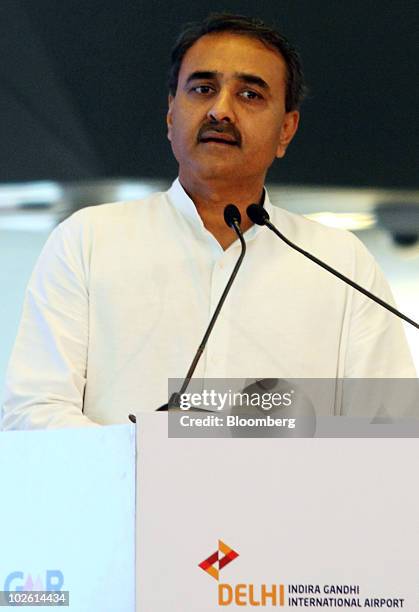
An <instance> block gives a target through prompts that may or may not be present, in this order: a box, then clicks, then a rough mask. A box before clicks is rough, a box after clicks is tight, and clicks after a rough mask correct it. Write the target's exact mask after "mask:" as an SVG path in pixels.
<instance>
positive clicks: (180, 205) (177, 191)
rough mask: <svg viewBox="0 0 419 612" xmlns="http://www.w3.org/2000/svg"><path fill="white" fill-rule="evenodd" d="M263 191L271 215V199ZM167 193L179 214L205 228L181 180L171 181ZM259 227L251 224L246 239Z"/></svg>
mask: <svg viewBox="0 0 419 612" xmlns="http://www.w3.org/2000/svg"><path fill="white" fill-rule="evenodd" d="M264 193H265V199H264V203H263V206H264V208H265V210H266V212H267V213H268V214H269V215H271V212H272V204H271V201H270V199H269V194H268V192H267V190H266V188H264ZM167 194H168V196H169V199H170V201H171V203H172V204H173V206H174V207H175V208H176V210H178V211H179V212H180V214H181V215H182V216H184V217H186V218H187V219H188V220H189V221H190V222H191V223H193V224H194V225H195V226H196V227H201V228H203V229H205V228H204V224H203V222H202V219H201V217H200V216H199V214H198V211H197V210H196V206H195V204H194V203H193V200H192V199H191V198H190V197H189V196H188V194H187V193H186V191H185V190H184V188H183V187H182V185H181V182H180V181H179V178H177V179H176V180H175V181H173V183H172V185H171V187H170V189H169V190H168V192H167ZM261 229H262V228H261V227H260V226H258V225H253V226H252V227H251V228H250V229H248V230H247V232H246V233H245V236H246V239H249V238H252V237H253V236H255V235H256V233H257V232H258V231H259V230H261Z"/></svg>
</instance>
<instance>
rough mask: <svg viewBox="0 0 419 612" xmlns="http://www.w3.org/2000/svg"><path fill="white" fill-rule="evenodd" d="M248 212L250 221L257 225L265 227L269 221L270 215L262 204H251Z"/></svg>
mask: <svg viewBox="0 0 419 612" xmlns="http://www.w3.org/2000/svg"><path fill="white" fill-rule="evenodd" d="M246 212H247V216H248V217H249V219H250V220H251V221H252V222H253V223H256V225H265V224H266V222H267V221H269V215H268V213H267V212H266V210H265V209H264V208H263V206H261V205H260V204H250V206H248V207H247V210H246Z"/></svg>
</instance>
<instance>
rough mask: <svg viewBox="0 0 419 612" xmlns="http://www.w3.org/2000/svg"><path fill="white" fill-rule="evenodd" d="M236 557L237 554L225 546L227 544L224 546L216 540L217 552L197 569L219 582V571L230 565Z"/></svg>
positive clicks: (220, 541)
mask: <svg viewBox="0 0 419 612" xmlns="http://www.w3.org/2000/svg"><path fill="white" fill-rule="evenodd" d="M238 556H239V553H237V552H236V551H235V550H233V549H232V548H230V547H229V546H227V544H224V542H223V541H222V540H218V550H217V551H216V552H215V553H214V554H212V555H211V556H210V557H208V559H205V561H202V563H200V564H199V567H200V568H201V569H203V570H204V571H205V572H207V574H209V575H210V576H212V577H213V578H215V580H219V576H220V570H222V569H223V567H225V566H226V565H228V564H229V563H231V561H234V559H236V558H237V557H238Z"/></svg>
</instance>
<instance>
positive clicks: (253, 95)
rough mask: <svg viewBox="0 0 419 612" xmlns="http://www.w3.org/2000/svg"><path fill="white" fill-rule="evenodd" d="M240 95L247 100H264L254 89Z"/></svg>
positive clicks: (246, 90)
mask: <svg viewBox="0 0 419 612" xmlns="http://www.w3.org/2000/svg"><path fill="white" fill-rule="evenodd" d="M240 95H241V96H242V97H243V98H245V99H246V100H262V96H261V95H260V94H259V93H257V91H253V89H245V90H244V91H242V92H240Z"/></svg>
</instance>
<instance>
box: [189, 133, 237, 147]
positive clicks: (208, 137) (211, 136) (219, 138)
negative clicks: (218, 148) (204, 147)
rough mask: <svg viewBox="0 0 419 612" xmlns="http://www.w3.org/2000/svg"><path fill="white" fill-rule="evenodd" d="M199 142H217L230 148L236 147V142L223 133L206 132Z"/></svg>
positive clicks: (233, 138)
mask: <svg viewBox="0 0 419 612" xmlns="http://www.w3.org/2000/svg"><path fill="white" fill-rule="evenodd" d="M199 142H217V143H220V144H227V145H232V146H238V144H239V143H238V142H237V140H236V139H235V137H234V136H232V135H231V134H227V133H225V132H217V131H216V130H206V131H205V132H203V133H202V134H201V136H200V138H199Z"/></svg>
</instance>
